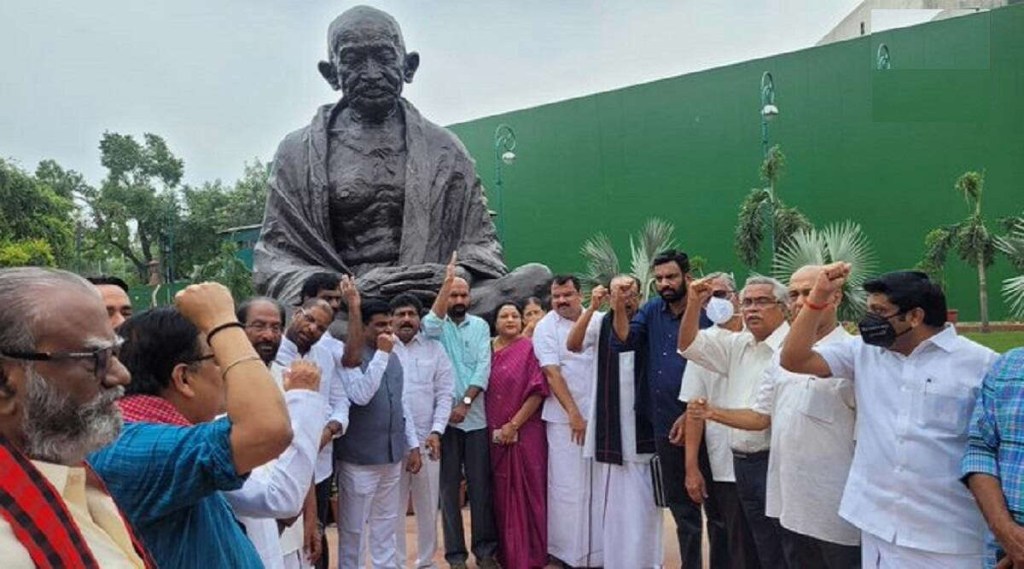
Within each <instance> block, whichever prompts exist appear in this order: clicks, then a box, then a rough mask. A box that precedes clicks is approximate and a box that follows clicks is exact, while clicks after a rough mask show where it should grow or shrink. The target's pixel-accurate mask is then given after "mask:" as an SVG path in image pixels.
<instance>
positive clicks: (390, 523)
mask: <svg viewBox="0 0 1024 569" xmlns="http://www.w3.org/2000/svg"><path fill="white" fill-rule="evenodd" d="M403 465H404V462H403V461H399V462H396V463H394V464H383V465H373V466H366V465H361V464H352V463H350V462H339V463H338V469H337V470H338V517H339V518H341V519H340V520H339V521H338V569H363V567H365V566H366V561H365V559H366V555H365V553H364V550H363V548H362V547H361V546H362V537H363V530H364V529H366V528H367V526H369V540H370V559H371V561H372V564H373V567H374V569H394V568H395V567H398V561H397V556H396V553H395V524H396V522H395V520H396V519H398V517H399V513H400V512H401V506H400V504H399V500H398V482H399V478H400V477H401V476H400V475H401V472H402V467H403Z"/></svg>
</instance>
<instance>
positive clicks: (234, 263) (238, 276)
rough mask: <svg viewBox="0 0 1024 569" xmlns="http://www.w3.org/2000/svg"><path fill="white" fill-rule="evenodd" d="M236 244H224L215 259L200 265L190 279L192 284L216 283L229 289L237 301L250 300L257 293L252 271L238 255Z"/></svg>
mask: <svg viewBox="0 0 1024 569" xmlns="http://www.w3.org/2000/svg"><path fill="white" fill-rule="evenodd" d="M237 253H238V248H237V247H236V246H235V244H234V243H228V242H223V243H221V246H220V249H219V251H218V253H217V255H216V256H215V257H213V258H212V259H210V260H209V261H207V262H206V263H204V264H202V265H199V266H197V267H196V268H195V270H193V271H192V274H191V276H190V277H189V278H190V279H191V280H192V282H203V281H216V282H219V283H221V284H222V285H224V286H226V287H228V289H229V290H230V291H231V296H232V297H234V298H236V299H243V298H249V297H250V296H253V295H254V294H256V293H255V289H254V287H253V284H252V271H250V270H249V267H247V266H245V263H243V262H242V261H241V260H240V259H239V258H238V257H237V256H236V255H237Z"/></svg>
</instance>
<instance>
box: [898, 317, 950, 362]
mask: <svg viewBox="0 0 1024 569" xmlns="http://www.w3.org/2000/svg"><path fill="white" fill-rule="evenodd" d="M956 339H957V333H956V328H955V327H954V326H953V325H952V324H950V323H948V322H947V323H946V325H945V326H944V327H943V328H942V330H941V331H940V332H939V333H937V334H935V335H934V336H932V337H931V338H928V339H927V340H925V341H923V342H921V343H920V344H918V345H917V347H915V348H914V351H913V352H910V355H914V354H915V353H917V352H918V351H920V350H923V349H927V348H924V346H926V345H928V344H934V345H935V346H936V347H937V348H939V349H941V350H942V351H944V352H952V351H953V350H955V349H956Z"/></svg>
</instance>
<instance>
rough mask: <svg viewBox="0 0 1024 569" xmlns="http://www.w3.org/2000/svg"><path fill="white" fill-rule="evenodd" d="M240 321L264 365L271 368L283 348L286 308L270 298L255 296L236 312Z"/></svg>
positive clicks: (241, 305)
mask: <svg viewBox="0 0 1024 569" xmlns="http://www.w3.org/2000/svg"><path fill="white" fill-rule="evenodd" d="M235 315H236V316H237V317H238V321H239V322H241V323H242V326H245V335H246V336H247V337H248V338H249V343H251V344H252V347H253V348H255V349H256V353H257V354H259V356H260V359H261V360H263V363H265V364H267V367H270V365H271V364H272V363H274V358H276V357H277V350H278V349H279V348H280V347H281V333H282V331H283V330H284V319H285V318H284V316H285V315H284V307H283V306H281V303H279V302H278V301H276V300H274V299H273V298H270V297H269V296H254V297H252V298H249V299H247V300H244V301H242V302H241V304H239V305H238V308H237V309H236V310H235Z"/></svg>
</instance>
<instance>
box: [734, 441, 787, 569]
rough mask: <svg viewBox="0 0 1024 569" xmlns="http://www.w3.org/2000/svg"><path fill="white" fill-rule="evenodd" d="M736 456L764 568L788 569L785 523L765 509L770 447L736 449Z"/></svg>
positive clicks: (743, 499) (738, 480)
mask: <svg viewBox="0 0 1024 569" xmlns="http://www.w3.org/2000/svg"><path fill="white" fill-rule="evenodd" d="M732 457H733V461H732V462H733V468H734V470H735V471H736V490H737V492H738V493H739V498H740V503H741V504H742V505H743V513H744V514H746V517H747V525H748V526H750V533H751V534H753V536H754V543H755V544H756V545H757V557H758V559H759V560H760V561H761V568H762V569H786V568H787V565H786V559H785V557H784V556H783V555H782V526H780V525H779V520H777V519H775V518H769V517H768V516H766V515H765V513H764V508H765V501H766V494H767V491H768V451H761V452H755V453H751V454H746V453H740V452H735V451H733V453H732ZM789 569H799V568H797V567H790V568H789Z"/></svg>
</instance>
